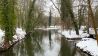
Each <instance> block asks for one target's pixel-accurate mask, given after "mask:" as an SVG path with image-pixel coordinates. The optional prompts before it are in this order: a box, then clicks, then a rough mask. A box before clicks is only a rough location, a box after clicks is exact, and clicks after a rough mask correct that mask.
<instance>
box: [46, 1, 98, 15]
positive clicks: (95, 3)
mask: <svg viewBox="0 0 98 56" xmlns="http://www.w3.org/2000/svg"><path fill="white" fill-rule="evenodd" d="M93 1H95V2H93V3H92V8H95V6H96V5H98V1H97V0H93ZM96 1H97V2H96ZM53 2H54V3H55V2H56V0H53ZM55 4H56V3H55ZM73 5H74V6H76V5H79V2H78V0H75V2H74V4H73ZM56 6H57V5H56ZM50 9H51V10H52V15H53V16H59V13H58V11H57V9H56V8H55V7H54V5H53V3H52V2H51V1H50V0H47V1H46V5H45V7H44V10H45V15H49V11H50ZM77 9H78V8H74V12H75V13H77Z"/></svg>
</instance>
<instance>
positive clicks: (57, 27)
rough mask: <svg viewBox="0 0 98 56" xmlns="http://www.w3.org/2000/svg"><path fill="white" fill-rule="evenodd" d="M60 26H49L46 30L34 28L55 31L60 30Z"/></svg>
mask: <svg viewBox="0 0 98 56" xmlns="http://www.w3.org/2000/svg"><path fill="white" fill-rule="evenodd" d="M60 28H61V27H60V26H49V27H47V28H45V27H41V28H35V29H39V30H55V29H60Z"/></svg>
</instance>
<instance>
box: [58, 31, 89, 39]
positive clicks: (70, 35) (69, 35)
mask: <svg viewBox="0 0 98 56" xmlns="http://www.w3.org/2000/svg"><path fill="white" fill-rule="evenodd" d="M58 32H59V33H60V34H62V35H64V36H65V37H66V38H83V37H88V36H89V34H87V33H84V31H82V30H79V34H80V35H76V32H75V30H64V31H61V30H59V31H58Z"/></svg>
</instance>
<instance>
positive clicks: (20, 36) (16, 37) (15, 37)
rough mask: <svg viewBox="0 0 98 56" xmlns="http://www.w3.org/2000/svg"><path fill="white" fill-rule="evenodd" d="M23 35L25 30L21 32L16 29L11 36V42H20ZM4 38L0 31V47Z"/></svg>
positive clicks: (3, 33)
mask: <svg viewBox="0 0 98 56" xmlns="http://www.w3.org/2000/svg"><path fill="white" fill-rule="evenodd" d="M25 34H26V32H25V30H23V29H22V28H16V34H15V35H14V36H13V42H14V41H17V40H21V39H22V38H24V37H25ZM4 36H5V32H4V31H3V30H1V29H0V46H1V45H2V43H3V41H4Z"/></svg>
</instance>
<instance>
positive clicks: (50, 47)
mask: <svg viewBox="0 0 98 56" xmlns="http://www.w3.org/2000/svg"><path fill="white" fill-rule="evenodd" d="M51 41H52V39H51V31H50V30H49V43H50V48H51Z"/></svg>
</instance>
